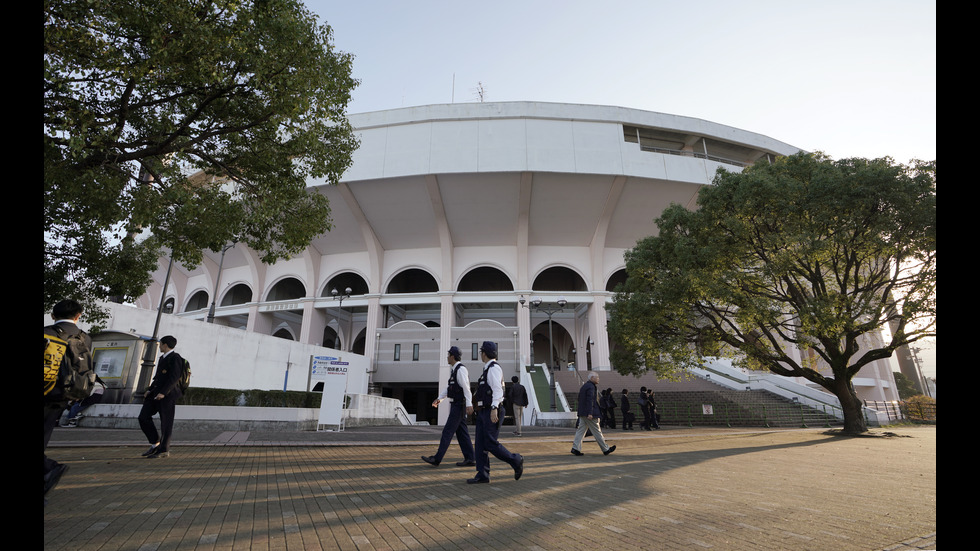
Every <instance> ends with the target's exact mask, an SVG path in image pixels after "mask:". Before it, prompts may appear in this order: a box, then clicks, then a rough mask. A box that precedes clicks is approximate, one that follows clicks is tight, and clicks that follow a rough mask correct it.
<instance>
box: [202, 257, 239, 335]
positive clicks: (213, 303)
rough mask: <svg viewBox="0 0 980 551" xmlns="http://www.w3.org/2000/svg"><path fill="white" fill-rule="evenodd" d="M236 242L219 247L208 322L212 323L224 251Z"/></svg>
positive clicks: (223, 261)
mask: <svg viewBox="0 0 980 551" xmlns="http://www.w3.org/2000/svg"><path fill="white" fill-rule="evenodd" d="M236 244H238V241H237V240H236V241H232V242H231V243H229V244H228V245H225V246H224V248H223V249H221V260H220V261H219V262H218V276H217V277H215V278H214V295H212V296H211V307H210V308H208V323H214V308H215V303H216V302H217V300H218V284H219V283H220V282H221V268H222V266H224V265H225V253H226V252H228V249H230V248H232V247H234V246H235V245H236Z"/></svg>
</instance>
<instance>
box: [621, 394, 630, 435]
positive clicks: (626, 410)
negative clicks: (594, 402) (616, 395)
mask: <svg viewBox="0 0 980 551" xmlns="http://www.w3.org/2000/svg"><path fill="white" fill-rule="evenodd" d="M620 411H622V412H623V430H633V412H631V411H630V391H629V390H627V389H625V388H624V389H623V396H622V398H620Z"/></svg>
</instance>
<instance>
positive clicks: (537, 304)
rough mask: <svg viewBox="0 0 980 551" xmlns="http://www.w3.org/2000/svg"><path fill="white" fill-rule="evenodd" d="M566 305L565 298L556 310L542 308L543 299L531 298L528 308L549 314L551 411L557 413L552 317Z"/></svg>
mask: <svg viewBox="0 0 980 551" xmlns="http://www.w3.org/2000/svg"><path fill="white" fill-rule="evenodd" d="M520 303H521V306H524V295H521V298H520ZM566 304H568V301H567V300H565V297H558V307H557V308H555V307H554V306H551V307H542V306H541V297H533V298H531V306H529V307H526V308H528V309H533V310H537V311H539V312H543V313H544V314H547V316H548V349H549V350H548V352H549V356H550V360H549V362H550V363H549V364H548V369H549V370H550V371H551V372H552V373H551V381H550V383H549V385H548V386H549V389H550V391H551V411H557V410H558V406H557V403H556V402H555V394H556V389H555V373H554V366H555V339H554V335H553V333H552V329H551V317H552V316H553V315H554V314H557V313H558V312H561V311H562V310H563V309H564V308H565V305H566Z"/></svg>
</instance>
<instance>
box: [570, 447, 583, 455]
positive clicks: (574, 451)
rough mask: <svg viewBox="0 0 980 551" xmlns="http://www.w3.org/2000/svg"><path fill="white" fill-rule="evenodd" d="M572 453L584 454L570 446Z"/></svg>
mask: <svg viewBox="0 0 980 551" xmlns="http://www.w3.org/2000/svg"><path fill="white" fill-rule="evenodd" d="M572 455H585V454H584V453H582V452H580V451H578V450H576V449H575V448H572Z"/></svg>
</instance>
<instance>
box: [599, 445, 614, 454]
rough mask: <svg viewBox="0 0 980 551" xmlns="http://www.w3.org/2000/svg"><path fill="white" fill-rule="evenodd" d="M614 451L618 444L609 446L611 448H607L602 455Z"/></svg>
mask: <svg viewBox="0 0 980 551" xmlns="http://www.w3.org/2000/svg"><path fill="white" fill-rule="evenodd" d="M614 451H616V446H609V449H608V450H606V451H604V452H602V455H609V454H611V453H612V452H614Z"/></svg>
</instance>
